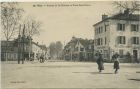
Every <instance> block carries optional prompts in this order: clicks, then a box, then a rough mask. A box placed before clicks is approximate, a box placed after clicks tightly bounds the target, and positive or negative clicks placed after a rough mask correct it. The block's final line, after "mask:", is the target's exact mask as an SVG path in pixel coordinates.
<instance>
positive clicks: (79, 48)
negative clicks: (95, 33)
mask: <svg viewBox="0 0 140 89" xmlns="http://www.w3.org/2000/svg"><path fill="white" fill-rule="evenodd" d="M93 49H94V46H93V40H87V39H82V38H76V37H72V40H71V41H70V42H68V43H67V45H66V46H65V47H64V59H65V60H71V61H93V59H94V58H93Z"/></svg>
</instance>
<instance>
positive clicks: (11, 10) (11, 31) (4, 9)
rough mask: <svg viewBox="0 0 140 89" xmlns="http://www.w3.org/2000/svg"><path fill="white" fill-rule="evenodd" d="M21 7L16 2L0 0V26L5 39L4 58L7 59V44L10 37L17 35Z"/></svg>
mask: <svg viewBox="0 0 140 89" xmlns="http://www.w3.org/2000/svg"><path fill="white" fill-rule="evenodd" d="M23 12H24V10H23V9H21V8H19V7H18V3H16V2H1V26H2V32H3V38H5V39H6V45H5V48H6V49H5V50H6V52H5V60H6V61H7V55H8V54H7V50H8V48H7V44H8V41H9V40H10V39H12V37H14V36H16V35H17V31H18V29H19V23H20V20H21V18H22V13H23Z"/></svg>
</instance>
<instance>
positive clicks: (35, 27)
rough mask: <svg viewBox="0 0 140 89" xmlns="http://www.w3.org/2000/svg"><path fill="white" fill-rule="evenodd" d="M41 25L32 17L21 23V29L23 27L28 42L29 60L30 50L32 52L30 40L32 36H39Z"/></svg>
mask: <svg viewBox="0 0 140 89" xmlns="http://www.w3.org/2000/svg"><path fill="white" fill-rule="evenodd" d="M41 25H42V23H41V22H40V21H37V20H35V19H34V18H33V17H31V16H28V17H26V19H25V20H24V21H23V23H22V25H21V28H23V26H25V34H24V35H25V36H27V37H28V38H29V39H30V40H29V45H30V48H29V59H30V57H31V50H32V45H31V44H32V38H33V36H34V35H39V34H40V31H41Z"/></svg>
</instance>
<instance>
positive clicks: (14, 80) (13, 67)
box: [1, 61, 140, 89]
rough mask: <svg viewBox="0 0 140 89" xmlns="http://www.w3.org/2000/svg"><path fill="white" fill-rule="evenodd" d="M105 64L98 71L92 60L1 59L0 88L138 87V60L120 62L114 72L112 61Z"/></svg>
mask: <svg viewBox="0 0 140 89" xmlns="http://www.w3.org/2000/svg"><path fill="white" fill-rule="evenodd" d="M104 66H105V70H104V71H103V72H102V73H98V70H97V64H96V63H93V62H52V61H49V62H45V63H39V62H37V61H36V62H25V64H17V63H16V62H2V64H1V67H2V89H19V88H20V89H26V88H27V89H33V88H35V89H41V88H43V89H46V88H48V89H50V88H59V89H62V88H74V89H75V88H84V89H86V88H88V89H90V88H93V89H94V88H125V89H128V88H131V89H140V64H128V63H125V64H120V67H121V69H120V70H119V73H118V74H114V70H113V63H105V64H104Z"/></svg>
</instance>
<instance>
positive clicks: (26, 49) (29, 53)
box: [1, 36, 49, 61]
mask: <svg viewBox="0 0 140 89" xmlns="http://www.w3.org/2000/svg"><path fill="white" fill-rule="evenodd" d="M20 39H24V42H22V41H19V40H20ZM48 52H49V51H48V49H47V47H46V46H45V45H39V44H38V43H35V42H33V41H32V40H31V39H29V37H24V38H21V37H20V36H19V37H18V38H17V39H15V40H12V41H1V60H2V61H17V60H18V59H23V58H24V60H36V59H38V58H39V57H40V56H41V55H44V58H45V59H48V56H49V53H48Z"/></svg>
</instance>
